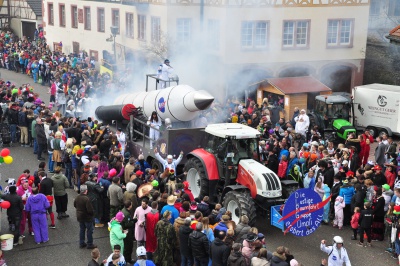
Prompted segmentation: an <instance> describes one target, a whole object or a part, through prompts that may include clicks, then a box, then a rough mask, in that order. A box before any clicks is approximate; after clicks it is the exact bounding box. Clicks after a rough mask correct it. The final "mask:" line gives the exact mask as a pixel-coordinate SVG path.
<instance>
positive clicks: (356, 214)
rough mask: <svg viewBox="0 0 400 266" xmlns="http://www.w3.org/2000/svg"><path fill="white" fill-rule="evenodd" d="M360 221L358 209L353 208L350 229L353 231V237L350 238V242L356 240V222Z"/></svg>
mask: <svg viewBox="0 0 400 266" xmlns="http://www.w3.org/2000/svg"><path fill="white" fill-rule="evenodd" d="M359 219H360V208H359V207H355V208H354V214H353V216H352V217H351V221H350V224H351V228H352V229H353V236H352V237H351V240H357V232H358V220H359Z"/></svg>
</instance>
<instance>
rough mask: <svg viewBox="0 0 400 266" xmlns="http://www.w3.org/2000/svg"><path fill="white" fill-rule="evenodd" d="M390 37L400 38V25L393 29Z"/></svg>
mask: <svg viewBox="0 0 400 266" xmlns="http://www.w3.org/2000/svg"><path fill="white" fill-rule="evenodd" d="M389 35H392V36H397V37H400V25H398V26H397V27H396V28H394V29H392V30H391V31H390V32H389Z"/></svg>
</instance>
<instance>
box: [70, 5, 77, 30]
mask: <svg viewBox="0 0 400 266" xmlns="http://www.w3.org/2000/svg"><path fill="white" fill-rule="evenodd" d="M71 23H72V25H71V27H72V28H78V7H77V6H71Z"/></svg>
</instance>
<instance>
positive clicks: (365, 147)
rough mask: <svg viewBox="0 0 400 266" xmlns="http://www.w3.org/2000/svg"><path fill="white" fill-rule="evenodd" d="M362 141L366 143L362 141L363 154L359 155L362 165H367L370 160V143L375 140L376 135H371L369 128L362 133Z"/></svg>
mask: <svg viewBox="0 0 400 266" xmlns="http://www.w3.org/2000/svg"><path fill="white" fill-rule="evenodd" d="M362 141H364V142H365V144H364V143H362V144H361V143H360V144H361V151H362V154H360V155H359V156H360V162H361V164H362V166H365V165H366V164H367V162H368V157H369V151H370V147H371V146H370V144H371V143H373V142H374V137H373V136H372V135H371V133H369V131H368V130H366V131H365V132H364V134H362Z"/></svg>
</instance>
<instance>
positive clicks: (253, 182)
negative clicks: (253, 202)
mask: <svg viewBox="0 0 400 266" xmlns="http://www.w3.org/2000/svg"><path fill="white" fill-rule="evenodd" d="M236 182H237V183H238V184H240V185H242V186H245V187H247V188H248V189H249V190H250V194H251V197H252V198H255V197H256V196H257V195H259V196H262V197H265V198H277V197H280V196H281V195H282V186H281V182H280V180H279V177H278V176H277V175H276V174H275V173H274V172H272V171H271V170H270V169H268V168H267V167H265V166H264V165H262V164H260V163H259V162H257V161H255V160H253V159H244V160H240V162H239V166H238V173H237V178H236Z"/></svg>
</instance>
